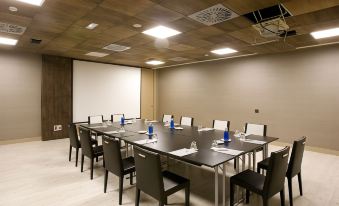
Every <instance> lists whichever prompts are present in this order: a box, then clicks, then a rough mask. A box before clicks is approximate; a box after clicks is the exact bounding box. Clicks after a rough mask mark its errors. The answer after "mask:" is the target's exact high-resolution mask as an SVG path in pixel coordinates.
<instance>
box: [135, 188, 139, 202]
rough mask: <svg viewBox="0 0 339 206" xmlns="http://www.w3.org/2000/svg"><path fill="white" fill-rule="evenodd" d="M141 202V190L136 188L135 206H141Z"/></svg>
mask: <svg viewBox="0 0 339 206" xmlns="http://www.w3.org/2000/svg"><path fill="white" fill-rule="evenodd" d="M139 201H140V190H139V189H138V188H135V206H139Z"/></svg>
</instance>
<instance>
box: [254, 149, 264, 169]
mask: <svg viewBox="0 0 339 206" xmlns="http://www.w3.org/2000/svg"><path fill="white" fill-rule="evenodd" d="M263 152H264V151H263ZM256 166H257V154H256V152H255V151H254V152H253V171H255V168H256Z"/></svg>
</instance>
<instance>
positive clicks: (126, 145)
mask: <svg viewBox="0 0 339 206" xmlns="http://www.w3.org/2000/svg"><path fill="white" fill-rule="evenodd" d="M125 147H126V157H128V144H127V143H126V142H125Z"/></svg>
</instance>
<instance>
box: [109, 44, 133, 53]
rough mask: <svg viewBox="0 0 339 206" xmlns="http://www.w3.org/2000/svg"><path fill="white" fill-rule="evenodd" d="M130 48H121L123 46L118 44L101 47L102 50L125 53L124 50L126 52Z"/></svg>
mask: <svg viewBox="0 0 339 206" xmlns="http://www.w3.org/2000/svg"><path fill="white" fill-rule="evenodd" d="M130 48H131V47H128V46H123V45H119V44H109V45H107V46H105V47H103V49H106V50H111V51H115V52H122V51H126V50H128V49H130Z"/></svg>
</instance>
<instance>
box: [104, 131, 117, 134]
mask: <svg viewBox="0 0 339 206" xmlns="http://www.w3.org/2000/svg"><path fill="white" fill-rule="evenodd" d="M105 134H119V132H118V131H109V132H105Z"/></svg>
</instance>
